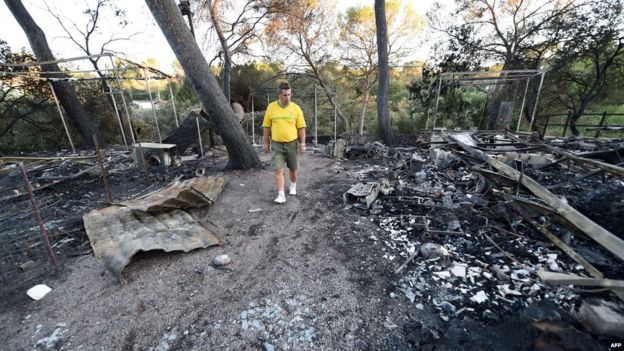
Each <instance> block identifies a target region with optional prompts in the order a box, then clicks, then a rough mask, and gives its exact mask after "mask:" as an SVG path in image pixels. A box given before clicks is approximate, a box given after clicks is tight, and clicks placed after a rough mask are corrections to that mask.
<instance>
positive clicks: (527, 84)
mask: <svg viewBox="0 0 624 351" xmlns="http://www.w3.org/2000/svg"><path fill="white" fill-rule="evenodd" d="M530 80H531V78H530V77H529V78H527V83H526V87H525V88H524V96H523V97H522V105H521V106H520V116H518V127H516V132H519V131H520V122H521V121H522V114H523V113H524V102H525V101H526V96H527V92H528V91H529V81H530Z"/></svg>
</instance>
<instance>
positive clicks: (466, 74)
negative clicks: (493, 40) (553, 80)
mask: <svg viewBox="0 0 624 351" xmlns="http://www.w3.org/2000/svg"><path fill="white" fill-rule="evenodd" d="M545 75H546V71H545V70H540V69H524V70H506V71H463V72H444V73H441V74H440V76H439V77H438V90H437V94H436V103H435V110H434V113H433V121H432V122H433V123H432V129H435V128H436V121H437V117H438V107H439V105H440V91H441V90H442V85H443V84H444V85H445V86H477V85H497V84H501V83H502V84H507V82H510V81H524V80H525V79H526V87H525V89H524V95H523V97H522V105H521V107H520V115H519V116H518V125H517V127H516V131H520V122H521V121H522V114H523V113H524V106H525V102H526V97H527V93H528V90H529V82H530V80H531V79H533V78H536V77H538V76H540V84H539V88H538V89H537V95H536V97H535V104H534V105H533V113H532V114H531V121H530V124H529V132H530V131H532V130H533V124H534V122H535V114H536V113H537V105H538V104H539V98H540V95H541V92H542V86H543V84H544V76H545ZM425 129H429V116H428V115H427V121H426V122H425Z"/></svg>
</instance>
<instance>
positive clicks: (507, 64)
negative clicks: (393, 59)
mask: <svg viewBox="0 0 624 351" xmlns="http://www.w3.org/2000/svg"><path fill="white" fill-rule="evenodd" d="M579 6H581V5H580V3H579V2H573V1H541V0H523V1H518V0H500V1H497V0H459V1H457V9H456V11H455V13H454V14H452V15H451V16H446V14H445V13H443V11H440V6H438V7H434V9H433V10H432V11H430V15H429V17H430V23H432V26H433V27H434V28H435V29H437V30H439V31H442V32H443V33H445V34H446V35H447V36H448V38H449V41H450V45H449V47H450V48H456V49H459V50H460V51H462V52H464V53H471V54H472V55H474V58H475V59H476V61H480V60H488V61H495V62H497V63H501V64H502V70H513V69H537V68H539V67H540V64H541V63H542V61H543V59H544V58H545V57H546V56H547V55H548V53H549V52H552V50H553V49H555V48H556V46H557V44H558V43H559V42H560V41H561V40H562V37H563V34H564V31H563V30H562V29H563V28H565V26H567V25H568V23H569V21H570V19H569V14H570V13H571V11H572V10H573V9H575V8H577V7H579ZM443 16H445V17H443ZM536 88H537V87H534V90H535V89H536ZM508 93H509V92H508V91H505V90H504V85H503V86H498V87H497V89H496V92H495V93H494V98H493V99H492V103H491V104H490V111H489V121H488V127H489V128H490V129H491V128H493V127H494V123H495V120H496V116H497V114H498V110H497V109H498V106H499V104H500V101H501V100H502V99H503V97H504V96H505V95H507V94H508ZM527 110H528V109H527Z"/></svg>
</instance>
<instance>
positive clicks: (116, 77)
mask: <svg viewBox="0 0 624 351" xmlns="http://www.w3.org/2000/svg"><path fill="white" fill-rule="evenodd" d="M104 57H108V58H109V60H110V65H111V67H112V68H103V69H100V70H99V71H100V72H111V73H112V76H111V77H88V78H87V77H71V76H65V77H47V76H46V75H50V74H58V73H59V72H48V71H42V72H31V71H14V72H3V74H7V75H11V76H29V77H30V78H32V79H38V80H44V81H47V82H48V83H49V84H50V88H52V86H51V82H54V81H77V82H80V81H91V80H113V81H116V82H117V91H114V90H113V88H112V87H111V86H109V89H110V90H109V91H108V92H104V93H105V94H109V95H110V96H111V98H112V100H113V107H114V109H115V114H116V116H117V122H118V124H119V129H120V132H121V136H122V139H123V141H124V144H125V146H126V149H128V142H127V139H126V135H125V131H124V129H123V123H122V121H121V113H120V112H119V108H118V106H117V101H116V99H115V94H119V95H121V100H122V104H123V107H124V112H125V114H126V119H127V122H128V126H129V128H130V131H131V133H130V135H131V138H132V143H133V144H135V143H136V142H137V141H136V140H135V138H134V132H133V130H134V127H133V126H132V120H131V118H130V113H129V110H128V104H127V102H126V98H125V95H124V94H123V85H122V80H137V81H141V80H143V81H145V82H146V84H147V88H148V94H149V95H150V102H151V104H152V110H153V113H154V119H155V122H156V128H157V131H158V137H159V140H160V139H161V136H160V128H159V125H158V119H157V118H156V112H155V109H154V101H153V98H152V96H151V89H150V85H149V83H150V80H164V79H166V80H167V81H168V88H169V95H170V100H171V102H172V107H173V114H174V117H175V121H176V126H179V122H178V115H177V111H176V106H175V102H174V98H173V89H172V87H171V85H172V82H171V78H173V76H171V75H168V74H166V73H164V72H162V71H160V70H158V69H155V68H152V67H147V66H144V65H142V64H140V63H136V62H133V61H131V60H128V59H126V58H123V57H119V56H117V55H114V54H111V53H104V54H96V55H88V56H78V57H71V58H64V59H58V60H53V61H36V62H24V63H12V64H7V63H0V66H4V67H32V66H41V65H45V64H52V63H66V62H76V61H83V60H88V59H93V58H104ZM113 58H116V59H118V60H120V61H124V62H126V63H128V64H130V65H133V66H135V67H136V68H135V70H136V69H141V70H142V71H143V72H144V75H145V77H143V78H141V77H136V78H132V77H122V76H121V74H120V73H119V67H118V66H117V65H115V63H114V60H113ZM96 72H98V70H95V69H93V70H63V71H62V72H60V73H62V74H64V75H71V74H84V73H96ZM150 73H153V74H154V76H151V75H150ZM52 93H53V94H52V95H53V97H54V101H55V103H56V106H57V109H58V112H59V115H60V117H61V121H62V123H63V126H64V129H65V133H66V135H67V138H68V140H69V143H70V145H71V146H72V150H73V152H74V153H75V148H74V143H73V141H72V139H71V135H70V133H69V129H68V127H67V124H66V122H65V118H64V117H63V111H62V109H61V106H60V104H59V101H58V98H57V96H56V94H55V93H54V89H52ZM198 133H199V131H198ZM200 143H201V141H200Z"/></svg>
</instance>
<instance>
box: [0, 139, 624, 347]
mask: <svg viewBox="0 0 624 351" xmlns="http://www.w3.org/2000/svg"><path fill="white" fill-rule="evenodd" d="M380 150H381V151H380ZM377 151H380V152H377V153H374V154H369V157H365V158H364V157H360V158H358V159H355V160H336V159H332V158H328V157H326V156H324V155H323V154H315V153H311V152H310V153H308V154H307V155H305V156H304V158H303V160H302V169H301V178H300V181H299V182H298V194H297V196H294V197H292V196H289V197H288V198H287V203H286V204H285V205H276V204H273V203H272V200H273V198H274V196H275V194H274V189H273V187H274V185H273V178H272V171H271V170H270V169H269V168H268V167H267V168H265V169H264V170H261V171H246V172H229V173H227V175H228V177H229V182H228V184H227V185H226V188H225V190H224V191H223V193H222V194H221V196H220V198H219V200H218V201H217V203H216V204H214V205H213V206H211V207H209V208H206V209H196V210H193V211H192V214H193V215H194V216H195V217H196V218H198V219H199V220H200V222H203V223H206V224H207V225H210V226H211V227H214V228H217V229H218V231H217V234H218V235H219V236H220V238H221V239H222V240H223V245H221V246H218V247H212V248H208V249H198V250H194V251H192V252H190V253H164V252H144V253H141V254H138V255H137V256H135V257H134V258H133V260H132V262H131V264H130V265H129V266H128V267H126V269H125V270H124V272H123V279H124V282H123V283H122V284H119V285H117V284H115V283H114V282H113V280H112V279H111V277H110V276H109V275H108V274H106V273H105V270H104V268H103V266H102V265H101V264H100V263H99V262H98V261H97V260H96V259H95V257H94V256H93V254H92V253H91V252H90V251H89V243H88V239H87V238H86V235H85V234H84V230H82V231H80V230H79V229H78V230H76V231H73V232H71V236H69V237H71V238H73V239H72V240H66V238H67V237H68V236H67V235H63V234H62V230H57V231H54V230H51V231H52V232H53V233H56V234H55V235H54V236H53V237H54V238H56V239H55V240H57V242H59V241H61V240H64V239H65V241H64V244H63V245H57V246H55V247H56V249H57V252H58V254H59V256H60V258H61V262H62V266H61V274H60V277H55V276H50V275H47V276H45V278H42V279H40V280H39V281H37V282H32V283H45V284H47V285H49V286H50V287H52V289H53V290H52V292H50V293H49V294H48V295H47V296H45V297H44V298H43V299H42V300H39V301H31V300H29V299H28V298H26V297H25V295H24V294H23V291H20V290H19V289H18V291H16V292H15V294H14V295H12V296H11V298H10V299H6V301H11V303H10V304H8V303H5V304H3V306H2V314H1V315H0V335H1V336H2V339H3V340H5V343H4V344H3V346H2V347H0V348H3V349H7V350H26V349H33V348H34V349H63V350H110V349H121V350H205V349H225V350H241V349H246V350H367V349H374V350H410V349H415V350H462V349H465V350H533V349H544V350H546V349H557V350H573V349H574V350H598V349H608V346H609V345H610V344H611V343H612V342H615V341H617V339H616V338H615V337H613V336H608V335H597V334H595V333H592V332H590V331H588V330H587V329H586V328H585V326H584V325H583V324H582V323H580V322H579V321H578V320H577V319H576V318H575V315H576V313H577V312H578V310H579V308H580V306H581V305H582V303H583V302H585V301H590V300H592V299H596V298H599V299H603V300H607V301H616V298H615V297H614V296H612V295H610V294H609V292H607V291H602V292H588V291H583V290H580V289H574V288H570V287H567V286H551V285H549V284H546V283H543V282H541V281H540V280H539V278H538V277H537V275H536V272H537V271H538V270H539V268H545V269H547V270H551V271H560V272H567V273H576V274H580V275H586V273H585V272H584V271H583V268H582V267H579V265H578V264H577V263H576V262H574V261H572V260H571V259H569V258H568V257H567V256H566V255H565V254H564V253H563V252H561V251H560V250H559V249H558V248H557V247H556V246H554V245H553V244H552V243H551V242H550V241H549V240H548V239H547V238H546V237H544V236H543V235H542V234H541V233H539V232H538V231H537V230H536V229H535V228H534V227H533V226H532V225H531V224H530V223H529V222H528V221H527V220H526V218H524V217H523V216H521V213H523V211H525V209H522V208H518V207H517V206H516V205H514V204H513V203H511V202H509V201H508V200H505V199H504V198H501V197H499V196H497V195H494V194H493V193H492V191H491V188H492V187H493V185H492V184H491V181H488V180H487V178H485V177H482V176H479V175H478V174H477V173H476V172H474V171H473V170H472V168H471V167H472V165H471V164H469V163H467V162H464V161H462V160H460V159H458V158H454V157H451V156H448V157H447V155H446V154H445V155H443V156H441V155H437V156H436V155H434V153H432V151H431V150H427V149H417V148H407V149H400V150H399V151H393V150H387V149H383V148H381V149H380V148H377ZM380 155H381V156H380ZM405 155H408V156H405ZM222 156H223V153H221V154H220V153H215V154H213V155H211V156H206V157H204V158H202V159H200V160H198V161H192V162H187V163H184V164H183V165H181V166H178V167H177V168H176V167H172V168H171V170H170V173H169V174H168V175H167V176H166V177H165V176H161V177H160V178H153V179H150V180H145V179H143V177H142V175H141V174H140V173H139V172H137V171H136V170H134V169H132V168H131V167H121V168H119V170H118V172H117V173H116V172H112V174H111V183H112V189H113V194H114V195H115V197H116V199H117V200H119V199H124V198H130V197H134V196H136V195H137V194H142V193H145V192H147V191H151V190H155V189H157V188H158V187H162V186H164V185H165V184H167V182H168V181H169V180H171V179H173V178H174V177H176V176H181V177H183V178H189V177H192V176H195V175H196V174H199V173H202V170H204V169H205V170H206V171H205V174H220V173H219V169H220V167H222V166H223V165H224V164H225V161H224V159H223V157H222ZM268 158H269V157H268V155H265V154H261V159H262V160H263V161H264V162H265V164H267V163H268ZM117 162H118V163H119V164H123V162H122V160H120V161H117ZM124 162H125V161H124ZM113 168H114V167H113ZM176 169H177V170H176ZM196 171H197V172H196ZM540 172H542V173H541V174H547V173H548V170H541V171H540ZM555 173H556V172H555ZM559 173H560V172H559ZM527 174H531V173H530V172H527ZM382 179H383V180H382ZM369 181H372V182H381V183H382V184H383V185H384V187H385V188H386V191H385V195H384V194H381V195H379V197H378V198H377V200H376V201H375V202H374V203H373V204H372V206H371V207H370V208H366V207H365V206H362V204H361V203H355V204H347V205H346V206H345V203H344V202H343V193H344V192H345V191H347V190H348V189H349V188H350V187H352V186H353V185H354V184H356V183H358V182H369ZM587 182H588V183H585V184H583V183H581V185H579V187H581V188H583V187H584V188H585V191H582V192H579V194H578V195H577V196H573V195H574V194H573V192H574V189H570V188H565V191H566V196H569V197H570V202H573V203H575V204H579V207H580V208H581V210H582V211H584V212H586V213H587V216H590V217H591V216H594V217H593V218H595V220H596V221H597V222H599V223H601V221H602V222H603V223H604V224H602V225H604V226H605V227H609V228H615V230H614V231H613V232H614V233H617V234H619V235H622V232H621V230H620V231H619V232H617V229H618V228H622V227H623V226H622V224H624V223H622V218H621V216H620V218H619V219H618V218H613V216H607V218H608V220H601V219H600V215H597V214H593V213H604V212H605V211H609V210H610V209H613V208H614V207H613V206H621V203H622V201H623V199H624V198H622V195H621V194H623V193H624V192H623V191H622V190H623V189H622V187H623V185H622V183H621V182H619V183H618V180H612V181H609V182H608V184H604V183H602V181H601V180H600V179H594V178H592V179H588V180H587ZM592 182H595V184H593V185H592V184H590V183H592ZM588 187H590V188H589V189H591V190H589V191H588V190H587V189H588ZM510 189H511V190H510V191H511V193H513V194H516V193H515V192H514V190H515V189H513V186H511V188H510ZM604 189H610V190H609V191H605V190H604ZM61 193H64V194H65V195H63V196H60V195H58V194H61ZM607 194H609V200H610V201H611V203H612V204H611V205H610V206H607V207H606V209H605V207H604V206H605V205H604V202H605V201H604V197H605V196H607ZM617 194H620V195H617ZM37 195H38V196H41V197H53V196H57V197H58V199H57V201H50V202H46V203H48V204H50V205H48V206H44V209H43V211H42V216H43V217H44V219H45V220H49V219H48V218H50V216H54V218H57V219H58V217H59V211H60V212H62V213H64V214H65V216H63V219H64V220H66V221H67V223H68V224H62V225H61V224H57V228H58V227H63V228H80V226H79V224H80V220H81V216H82V214H83V213H84V212H87V211H89V210H91V209H93V208H99V207H102V206H104V204H103V202H104V201H105V199H106V197H105V195H104V191H103V188H102V184H101V182H100V180H99V177H98V175H97V173H96V172H95V173H92V174H90V175H86V176H83V177H79V178H76V179H72V180H69V181H67V182H63V183H61V184H59V185H54V186H51V187H49V188H48V189H46V190H41V192H40V193H38V194H37ZM87 195H88V196H87ZM618 196H619V197H618ZM12 201H16V200H12ZM72 201H73V202H72ZM15 203H19V202H17V201H16V202H15ZM7 206H8V205H7ZM258 209H260V210H259V211H258ZM46 217H47V218H46ZM535 218H536V220H540V221H544V222H547V223H550V224H552V227H551V228H553V229H557V230H559V231H560V232H558V233H557V234H560V235H561V236H562V237H563V236H566V235H567V236H569V237H570V238H571V240H570V243H571V246H573V247H574V248H575V249H576V250H578V251H579V252H581V251H582V252H583V254H584V255H585V257H586V258H587V259H588V260H591V262H592V264H594V265H595V266H596V267H598V268H600V269H601V270H603V272H604V273H605V275H606V276H607V277H610V278H618V277H622V276H623V275H624V274H622V272H623V269H622V265H621V262H618V261H617V259H616V258H614V257H612V256H611V255H610V254H609V253H608V252H607V251H606V250H604V249H602V248H601V247H599V245H597V244H595V243H593V242H592V241H591V240H590V239H588V238H584V237H581V236H579V235H578V233H572V232H570V233H567V231H568V230H567V229H566V228H565V227H563V226H561V225H559V224H557V223H554V221H553V219H552V218H549V217H548V216H542V218H540V215H536V216H535ZM23 220H26V219H23ZM7 223H8V222H4V223H3V226H5V225H7ZM30 226H34V224H32V223H31V224H30ZM5 228H6V229H8V227H5ZM3 230H5V229H3ZM221 254H228V255H229V256H230V257H231V258H232V263H230V264H229V265H226V266H223V267H215V266H213V265H212V260H213V258H214V257H215V256H217V255H221ZM410 258H411V260H410ZM400 267H401V269H400V271H399V268H400ZM18 278H19V276H18V277H16V279H18Z"/></svg>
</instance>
